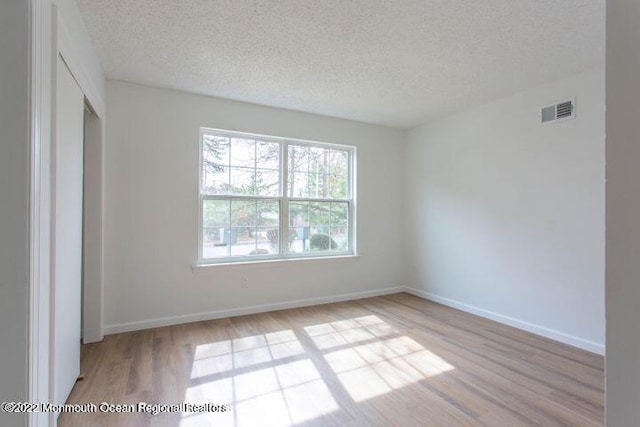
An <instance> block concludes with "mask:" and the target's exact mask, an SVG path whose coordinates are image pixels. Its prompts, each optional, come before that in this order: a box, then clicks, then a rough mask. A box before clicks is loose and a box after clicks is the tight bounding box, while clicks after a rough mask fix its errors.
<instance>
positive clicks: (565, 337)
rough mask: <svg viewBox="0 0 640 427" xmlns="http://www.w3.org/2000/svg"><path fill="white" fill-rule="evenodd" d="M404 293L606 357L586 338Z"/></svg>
mask: <svg viewBox="0 0 640 427" xmlns="http://www.w3.org/2000/svg"><path fill="white" fill-rule="evenodd" d="M403 290H404V292H407V293H409V294H412V295H415V296H417V297H420V298H424V299H427V300H429V301H433V302H437V303H439V304H442V305H446V306H449V307H453V308H457V309H458V310H462V311H465V312H467V313H471V314H475V315H477V316H480V317H484V318H486V319H491V320H495V321H496V322H499V323H504V324H506V325H509V326H513V327H514V328H518V329H522V330H524V331H527V332H531V333H533V334H536V335H540V336H543V337H545V338H550V339H552V340H554V341H559V342H561V343H564V344H568V345H571V346H573V347H578V348H581V349H583V350H587V351H590V352H592V353H597V354H601V355H604V354H605V346H604V345H603V344H600V343H597V342H594V341H590V340H586V339H584V338H580V337H576V336H575V335H570V334H566V333H564V332H560V331H557V330H554V329H549V328H546V327H544V326H540V325H536V324H534V323H529V322H525V321H522V320H518V319H515V318H513V317H509V316H504V315H502V314H499V313H495V312H493V311H489V310H485V309H483V308H479V307H475V306H473V305H469V304H465V303H463V302H460V301H456V300H453V299H450V298H445V297H441V296H439V295H435V294H432V293H430V292H425V291H421V290H418V289H414V288H404V289H403Z"/></svg>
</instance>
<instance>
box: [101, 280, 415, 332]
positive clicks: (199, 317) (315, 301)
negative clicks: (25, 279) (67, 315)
mask: <svg viewBox="0 0 640 427" xmlns="http://www.w3.org/2000/svg"><path fill="white" fill-rule="evenodd" d="M403 291H405V288H403V287H399V286H396V287H390V288H383V289H374V290H370V291H362V292H352V293H348V294H340V295H332V296H328V297H318V298H308V299H301V300H294V301H286V302H279V303H274V304H260V305H252V306H247V307H239V308H232V309H228V310H216V311H210V312H206V313H197V314H186V315H182V316H171V317H162V318H158V319H150V320H141V321H137V322H127V323H118V324H115V325H107V326H106V327H105V331H104V333H105V335H110V334H118V333H121V332H131V331H139V330H142V329H149V328H158V327H161V326H171V325H179V324H182V323H191V322H201V321H204V320H213V319H221V318H224V317H233V316H243V315H246V314H257V313H264V312H267V311H275V310H286V309H289V308H300V307H309V306H312V305H319V304H329V303H333V302H342V301H351V300H356V299H362V298H371V297H377V296H381V295H389V294H395V293H398V292H403Z"/></svg>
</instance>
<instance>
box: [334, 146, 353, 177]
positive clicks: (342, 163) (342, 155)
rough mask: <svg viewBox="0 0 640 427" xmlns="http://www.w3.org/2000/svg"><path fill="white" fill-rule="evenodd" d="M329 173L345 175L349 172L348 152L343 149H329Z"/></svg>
mask: <svg viewBox="0 0 640 427" xmlns="http://www.w3.org/2000/svg"><path fill="white" fill-rule="evenodd" d="M330 167H331V173H332V174H334V175H342V176H347V175H348V174H349V152H347V151H344V150H331V161H330Z"/></svg>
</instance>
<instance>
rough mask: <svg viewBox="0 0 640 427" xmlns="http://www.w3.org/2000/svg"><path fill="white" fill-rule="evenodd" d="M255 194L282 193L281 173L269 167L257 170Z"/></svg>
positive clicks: (275, 194) (276, 194)
mask: <svg viewBox="0 0 640 427" xmlns="http://www.w3.org/2000/svg"><path fill="white" fill-rule="evenodd" d="M255 194H256V195H258V196H264V197H273V196H279V195H280V173H279V172H278V171H273V170H268V169H258V170H257V171H256V189H255Z"/></svg>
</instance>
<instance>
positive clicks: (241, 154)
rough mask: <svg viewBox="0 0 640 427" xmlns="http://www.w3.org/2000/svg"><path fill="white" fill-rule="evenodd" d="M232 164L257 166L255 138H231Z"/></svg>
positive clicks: (248, 166) (249, 166)
mask: <svg viewBox="0 0 640 427" xmlns="http://www.w3.org/2000/svg"><path fill="white" fill-rule="evenodd" d="M231 166H243V167H247V168H255V167H256V142H255V141H254V140H253V139H244V138H231Z"/></svg>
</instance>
